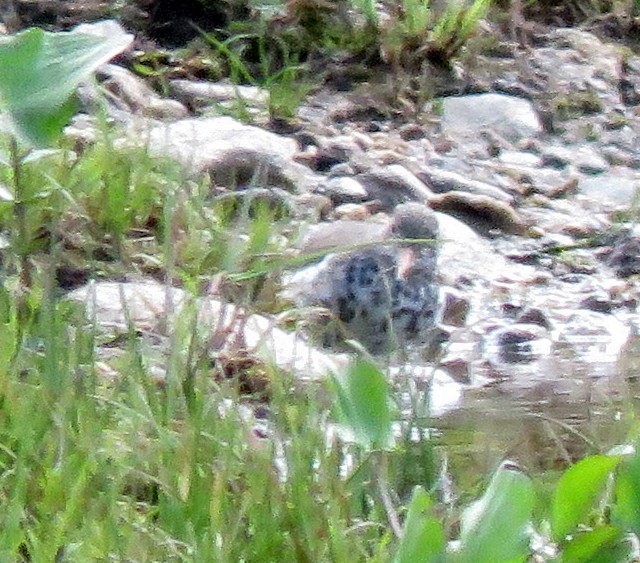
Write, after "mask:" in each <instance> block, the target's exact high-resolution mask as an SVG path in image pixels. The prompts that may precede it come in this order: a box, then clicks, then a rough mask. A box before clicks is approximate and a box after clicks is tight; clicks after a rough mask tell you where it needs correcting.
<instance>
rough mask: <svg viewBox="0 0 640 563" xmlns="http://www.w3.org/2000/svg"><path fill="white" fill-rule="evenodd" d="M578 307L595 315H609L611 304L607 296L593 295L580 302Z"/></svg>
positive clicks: (611, 308)
mask: <svg viewBox="0 0 640 563" xmlns="http://www.w3.org/2000/svg"><path fill="white" fill-rule="evenodd" d="M580 307H582V308H583V309H588V310H589V311H595V312H596V313H611V311H612V310H613V303H612V302H611V299H610V298H609V296H608V295H607V294H594V295H589V296H588V297H585V298H584V299H583V300H582V301H580Z"/></svg>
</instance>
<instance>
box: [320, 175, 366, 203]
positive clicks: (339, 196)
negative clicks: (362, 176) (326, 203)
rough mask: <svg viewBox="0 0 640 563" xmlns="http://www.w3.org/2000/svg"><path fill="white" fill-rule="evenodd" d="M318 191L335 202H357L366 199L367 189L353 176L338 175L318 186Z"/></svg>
mask: <svg viewBox="0 0 640 563" xmlns="http://www.w3.org/2000/svg"><path fill="white" fill-rule="evenodd" d="M318 192H319V193H320V194H322V195H326V196H327V197H329V198H331V201H333V202H334V203H336V204H341V203H358V202H361V201H365V200H366V199H367V195H368V194H367V190H365V189H364V187H363V186H362V184H361V183H360V182H358V180H356V179H355V178H351V177H349V176H338V177H335V178H330V179H329V180H328V181H327V182H325V183H324V184H322V185H321V186H319V188H318Z"/></svg>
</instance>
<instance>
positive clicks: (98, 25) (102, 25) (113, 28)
mask: <svg viewBox="0 0 640 563" xmlns="http://www.w3.org/2000/svg"><path fill="white" fill-rule="evenodd" d="M73 31H75V32H76V33H85V34H86V35H95V36H97V37H107V38H109V39H110V40H114V39H115V38H116V37H120V38H122V40H123V41H129V42H130V43H133V39H134V37H133V35H131V34H130V33H127V30H126V29H125V28H124V27H122V25H120V22H118V21H117V20H99V21H94V22H91V23H81V24H78V25H76V26H75V27H74V28H73Z"/></svg>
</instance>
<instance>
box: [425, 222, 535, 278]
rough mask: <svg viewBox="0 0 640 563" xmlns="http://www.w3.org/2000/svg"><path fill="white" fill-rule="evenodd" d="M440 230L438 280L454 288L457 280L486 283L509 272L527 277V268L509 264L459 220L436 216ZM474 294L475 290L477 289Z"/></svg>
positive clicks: (529, 269)
mask: <svg viewBox="0 0 640 563" xmlns="http://www.w3.org/2000/svg"><path fill="white" fill-rule="evenodd" d="M436 217H437V218H438V225H439V229H440V237H439V239H438V242H439V245H440V252H439V255H438V271H439V272H440V274H439V276H440V279H441V281H442V282H443V283H444V284H446V285H450V286H454V287H455V286H456V285H457V284H458V279H459V278H469V277H470V276H471V279H472V281H473V283H486V282H490V281H492V280H496V279H498V278H499V277H500V276H502V275H505V274H507V273H509V272H513V273H514V275H515V274H516V273H519V272H523V273H526V274H527V275H530V274H531V273H532V272H534V270H533V268H531V267H530V266H522V265H519V264H510V263H509V262H507V260H506V259H505V258H504V257H503V256H501V255H500V254H498V253H496V251H495V250H494V249H493V248H492V246H491V245H490V244H489V243H488V242H487V241H486V240H484V239H483V238H482V237H480V236H479V235H478V234H477V233H476V232H475V231H474V230H473V229H471V228H470V227H468V226H467V225H465V224H464V223H463V222H462V221H459V220H458V219H455V218H454V217H451V216H449V215H446V214H444V213H436ZM474 291H479V290H478V289H477V288H476V289H475V290H474Z"/></svg>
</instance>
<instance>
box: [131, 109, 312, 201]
mask: <svg viewBox="0 0 640 563" xmlns="http://www.w3.org/2000/svg"><path fill="white" fill-rule="evenodd" d="M130 136H132V134H130ZM141 138H142V139H143V140H144V141H145V143H146V146H147V147H148V150H149V153H150V154H151V155H152V156H159V157H168V158H172V159H174V160H176V161H178V162H180V163H181V164H183V165H184V166H185V168H186V169H187V171H188V172H190V173H193V174H199V173H202V172H205V171H206V172H209V173H210V175H211V177H212V179H213V181H214V183H215V184H217V185H221V186H224V187H228V188H229V187H230V188H235V187H246V186H249V185H252V186H258V187H268V186H275V187H280V188H283V189H287V190H289V191H294V192H298V193H304V192H306V191H308V190H311V189H314V188H316V187H317V184H318V183H319V182H320V181H321V177H319V176H317V175H316V174H314V173H313V172H312V171H311V170H309V169H308V168H307V167H306V166H303V165H302V164H299V163H297V162H295V161H294V160H293V156H294V155H295V154H296V150H297V144H296V142H295V141H294V140H293V139H290V138H288V137H283V136H280V135H276V134H275V133H271V132H269V131H265V130H263V129H260V128H258V127H254V126H251V125H244V124H243V123H240V122H239V121H236V120H235V119H232V118H230V117H211V118H205V117H202V118H193V119H183V120H180V121H176V122H174V123H169V124H162V125H155V126H153V127H152V128H151V129H150V130H149V131H147V132H145V133H143V134H141Z"/></svg>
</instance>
